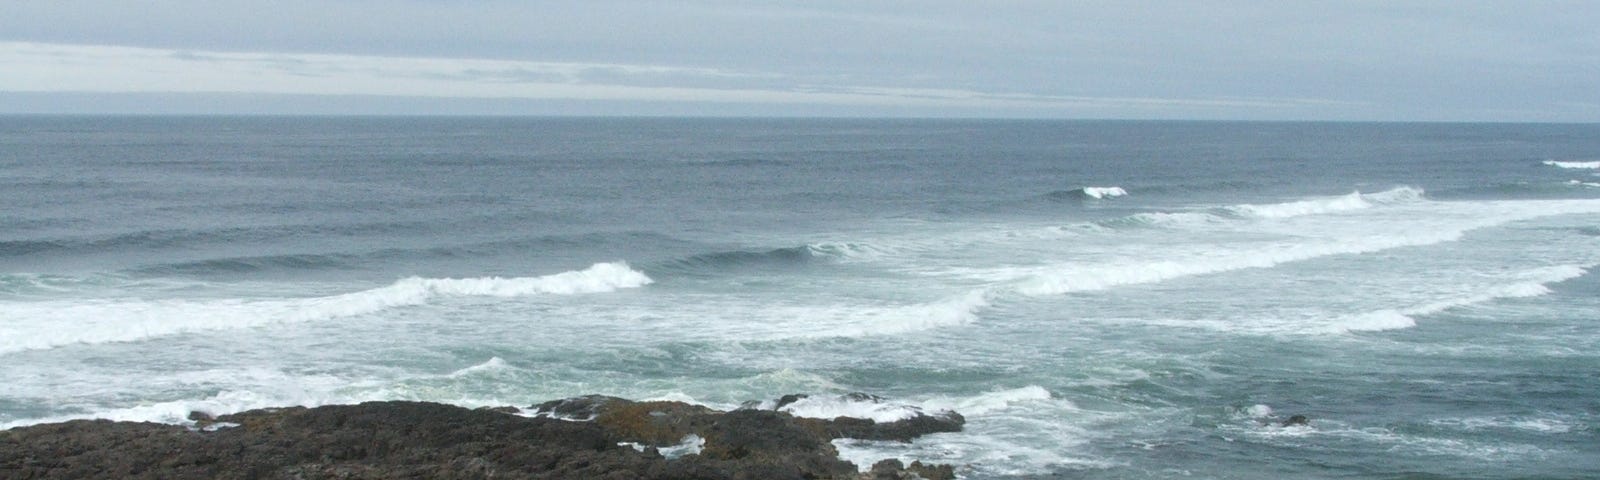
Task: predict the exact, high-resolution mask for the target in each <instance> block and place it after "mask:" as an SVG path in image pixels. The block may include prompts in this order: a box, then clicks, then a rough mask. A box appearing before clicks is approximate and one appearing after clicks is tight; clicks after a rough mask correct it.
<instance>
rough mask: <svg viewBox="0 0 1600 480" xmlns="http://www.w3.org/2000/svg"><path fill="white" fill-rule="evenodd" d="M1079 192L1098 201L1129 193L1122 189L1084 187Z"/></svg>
mask: <svg viewBox="0 0 1600 480" xmlns="http://www.w3.org/2000/svg"><path fill="white" fill-rule="evenodd" d="M1079 191H1080V192H1083V196H1085V197H1089V198H1093V199H1096V200H1099V199H1105V198H1112V197H1122V196H1126V195H1128V191H1127V190H1123V189H1122V187H1083V188H1082V189H1080V190H1079Z"/></svg>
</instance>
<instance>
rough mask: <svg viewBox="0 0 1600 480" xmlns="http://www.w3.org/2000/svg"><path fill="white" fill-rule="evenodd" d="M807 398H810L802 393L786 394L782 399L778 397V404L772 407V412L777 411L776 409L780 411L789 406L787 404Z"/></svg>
mask: <svg viewBox="0 0 1600 480" xmlns="http://www.w3.org/2000/svg"><path fill="white" fill-rule="evenodd" d="M807 398H811V396H810V395H806V394H803V393H791V394H788V395H784V396H782V397H778V402H777V403H776V404H774V405H773V406H772V409H773V410H778V409H781V408H783V407H787V406H789V404H791V403H794V402H798V401H800V400H803V399H807Z"/></svg>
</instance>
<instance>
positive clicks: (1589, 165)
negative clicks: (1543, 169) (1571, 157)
mask: <svg viewBox="0 0 1600 480" xmlns="http://www.w3.org/2000/svg"><path fill="white" fill-rule="evenodd" d="M1544 164H1545V165H1549V166H1552V167H1557V168H1569V169H1576V170H1594V169H1600V161H1593V162H1563V161H1559V160H1545V161H1544Z"/></svg>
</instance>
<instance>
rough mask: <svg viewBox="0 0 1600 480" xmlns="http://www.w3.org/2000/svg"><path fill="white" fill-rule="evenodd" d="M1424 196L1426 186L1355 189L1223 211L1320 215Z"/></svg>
mask: <svg viewBox="0 0 1600 480" xmlns="http://www.w3.org/2000/svg"><path fill="white" fill-rule="evenodd" d="M1422 198H1423V191H1422V189H1419V188H1412V187H1400V188H1395V189H1392V190H1386V191H1382V192H1378V193H1371V194H1362V193H1361V192H1359V191H1358V192H1351V193H1350V194H1348V195H1341V196H1338V197H1330V198H1315V199H1308V200H1299V201H1293V202H1285V203H1275V204H1268V205H1248V204H1247V205H1234V206H1231V207H1223V208H1222V211H1223V212H1226V213H1228V214H1232V215H1237V216H1242V217H1254V218H1292V217H1300V216H1305V215H1319V214H1326V213H1337V212H1345V211H1350V210H1363V209H1368V208H1372V207H1374V206H1378V205H1388V204H1395V203H1403V202H1409V201H1416V200H1420V199H1422Z"/></svg>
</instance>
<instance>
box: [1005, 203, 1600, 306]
mask: <svg viewBox="0 0 1600 480" xmlns="http://www.w3.org/2000/svg"><path fill="white" fill-rule="evenodd" d="M1419 205H1420V206H1421V207H1427V208H1411V209H1407V210H1405V211H1403V212H1398V213H1404V214H1406V215H1408V216H1409V215H1426V216H1436V215H1437V216H1438V218H1431V219H1430V218H1426V217H1424V218H1422V219H1417V220H1416V221H1406V222H1396V221H1395V220H1396V219H1397V218H1398V216H1396V215H1387V216H1386V218H1380V219H1374V220H1384V222H1383V223H1372V224H1371V225H1373V226H1377V227H1379V228H1383V229H1382V230H1378V231H1371V232H1370V233H1366V234H1361V233H1360V232H1359V231H1358V232H1354V233H1350V234H1346V233H1343V232H1342V231H1341V230H1339V229H1332V230H1328V231H1329V232H1330V233H1332V234H1334V235H1339V236H1337V237H1331V238H1323V239H1316V240H1310V239H1307V240H1300V239H1296V240H1295V241H1292V242H1280V243H1275V244H1264V245H1254V246H1247V248H1239V249H1231V250H1224V249H1215V250H1210V251H1195V252H1186V253H1185V252H1180V253H1179V254H1178V255H1174V256H1173V257H1172V258H1169V259H1162V260H1149V259H1145V258H1139V257H1134V258H1123V259H1117V260H1113V261H1110V262H1100V263H1065V264H1055V265H1049V266H1044V267H1039V268H1033V269H1031V271H1030V275H1029V277H1028V278H1026V279H1023V280H1022V281H1020V282H1018V283H1017V284H1016V285H1015V289H1016V291H1018V292H1020V293H1022V294H1024V295H1030V296H1043V295H1060V294H1064V293H1071V292H1083V291H1095V290H1104V289H1108V288H1113V287H1118V286H1124V285H1137V284H1147V283H1156V282H1163V281H1167V280H1171V279H1176V278H1182V277H1189V276H1195V275H1206V274H1215V273H1223V272H1230V271H1235V270H1243V269H1250V268H1271V267H1275V266H1278V265H1282V264H1285V263H1291V262H1299V261H1305V260H1311V259H1315V258H1322V257H1328V256H1334V255H1354V254H1366V253H1373V252H1379V251H1384V250H1390V249H1395V248H1402V247H1417V246H1425V245H1434V244H1439V243H1445V242H1452V241H1456V240H1459V239H1460V238H1461V237H1462V236H1463V235H1464V234H1465V233H1466V232H1468V231H1472V230H1476V229H1480V228H1486V227H1492V226H1496V225H1502V224H1505V223H1509V222H1515V221H1521V220H1528V219H1534V218H1540V217H1547V216H1555V215H1565V214H1579V213H1597V212H1600V202H1597V201H1595V200H1564V201H1513V202H1479V203H1462V204H1419ZM1385 226H1386V228H1384V227H1385ZM1301 227H1302V226H1301V225H1288V226H1285V228H1286V230H1285V231H1286V233H1293V232H1296V231H1299V230H1303V229H1302V228H1301ZM1327 227H1328V226H1326V225H1324V226H1321V228H1324V229H1326V228H1327ZM1303 235H1304V234H1301V236H1303Z"/></svg>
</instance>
